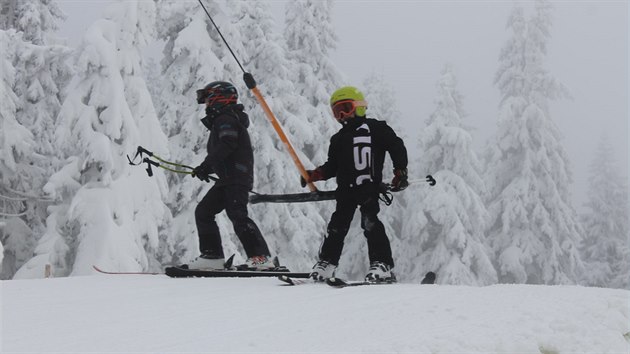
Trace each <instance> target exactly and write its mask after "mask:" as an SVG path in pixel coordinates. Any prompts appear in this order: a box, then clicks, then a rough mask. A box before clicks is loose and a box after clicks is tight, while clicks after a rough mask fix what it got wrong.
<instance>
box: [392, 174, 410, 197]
mask: <svg viewBox="0 0 630 354" xmlns="http://www.w3.org/2000/svg"><path fill="white" fill-rule="evenodd" d="M407 187H409V178H408V177H407V169H406V168H396V169H394V178H393V179H392V192H399V191H401V190H403V189H405V188H407Z"/></svg>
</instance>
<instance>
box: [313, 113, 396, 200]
mask: <svg viewBox="0 0 630 354" xmlns="http://www.w3.org/2000/svg"><path fill="white" fill-rule="evenodd" d="M385 152H388V153H389V155H390V157H391V159H392V162H393V165H394V168H406V167H407V149H406V148H405V144H404V143H403V141H402V139H401V138H399V137H398V136H397V135H396V133H395V132H394V130H393V129H392V128H391V127H390V126H389V125H387V123H385V122H384V121H380V120H376V119H372V118H364V117H356V118H353V119H351V120H349V121H348V122H347V123H346V124H345V125H344V126H343V128H341V130H340V131H338V132H337V133H336V134H335V135H333V136H332V138H331V139H330V145H329V147H328V161H326V163H325V164H323V165H322V166H320V169H321V170H322V172H323V176H324V178H325V179H328V178H331V177H335V176H336V177H337V189H341V190H344V189H349V188H352V187H356V186H358V185H361V184H363V183H366V182H373V183H375V184H377V185H379V184H380V183H381V182H382V181H383V163H384V162H385Z"/></svg>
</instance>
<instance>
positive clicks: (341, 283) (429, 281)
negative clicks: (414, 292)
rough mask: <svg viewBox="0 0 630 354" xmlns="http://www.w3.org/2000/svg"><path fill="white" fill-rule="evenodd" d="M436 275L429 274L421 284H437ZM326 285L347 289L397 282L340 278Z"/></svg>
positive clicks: (331, 280)
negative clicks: (349, 287)
mask: <svg viewBox="0 0 630 354" xmlns="http://www.w3.org/2000/svg"><path fill="white" fill-rule="evenodd" d="M435 278H436V275H435V273H433V272H428V273H427V274H425V275H424V279H422V281H421V282H420V284H435ZM326 284H328V285H330V286H332V287H335V288H345V287H348V286H363V285H389V284H396V280H385V281H367V280H359V281H346V280H343V279H339V278H328V279H326Z"/></svg>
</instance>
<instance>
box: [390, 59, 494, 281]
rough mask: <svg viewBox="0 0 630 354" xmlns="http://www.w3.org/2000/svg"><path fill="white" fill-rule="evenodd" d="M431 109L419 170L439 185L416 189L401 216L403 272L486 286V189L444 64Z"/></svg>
mask: <svg viewBox="0 0 630 354" xmlns="http://www.w3.org/2000/svg"><path fill="white" fill-rule="evenodd" d="M437 89H438V96H437V99H436V100H435V103H436V108H435V111H434V112H433V113H432V114H431V116H430V117H429V119H428V120H427V127H426V128H425V129H424V130H423V132H422V134H421V138H420V142H421V146H420V151H422V154H421V155H420V159H419V160H420V161H419V162H418V165H419V166H421V167H422V169H423V170H426V171H431V172H432V173H433V174H434V177H435V179H436V180H437V181H438V183H437V184H436V185H435V186H433V187H427V186H426V185H424V186H422V187H421V188H416V189H415V190H413V191H414V197H415V198H414V202H410V206H409V207H408V208H407V213H406V215H405V220H406V224H405V228H404V232H403V236H404V239H403V240H402V242H401V245H400V246H399V247H400V252H401V253H403V254H404V255H406V257H404V259H405V261H406V263H405V264H404V267H405V269H406V273H408V274H414V276H415V277H418V279H416V280H420V278H421V277H422V276H423V275H424V273H426V272H427V271H434V272H436V273H437V274H438V275H439V276H438V282H441V283H446V284H464V285H489V284H493V283H496V282H497V274H496V271H495V269H494V267H493V265H492V262H491V260H490V258H489V256H488V254H489V250H488V249H487V247H486V245H485V241H486V240H485V235H484V230H485V227H486V222H487V218H488V214H487V211H486V208H485V206H484V203H483V200H482V198H481V195H482V194H483V193H484V191H485V186H484V182H483V179H482V178H481V176H480V164H479V161H478V159H477V157H476V154H475V152H474V151H473V148H472V136H471V134H470V131H469V130H468V129H467V128H466V127H465V126H464V124H463V119H464V118H465V116H466V114H465V112H464V110H463V97H462V95H461V94H460V93H459V91H458V90H457V79H456V77H455V74H454V73H453V71H452V68H451V67H450V65H446V66H445V68H444V70H443V71H442V76H441V78H440V80H439V82H438V84H437Z"/></svg>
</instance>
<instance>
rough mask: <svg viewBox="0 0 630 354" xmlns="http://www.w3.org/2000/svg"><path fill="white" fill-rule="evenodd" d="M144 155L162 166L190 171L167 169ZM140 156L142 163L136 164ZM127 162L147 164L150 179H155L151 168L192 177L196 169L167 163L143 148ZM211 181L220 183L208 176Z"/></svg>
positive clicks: (139, 148)
mask: <svg viewBox="0 0 630 354" xmlns="http://www.w3.org/2000/svg"><path fill="white" fill-rule="evenodd" d="M143 154H146V155H148V156H149V157H153V158H154V159H156V160H158V161H160V162H161V163H162V164H167V165H171V166H175V167H181V168H185V169H188V170H190V171H183V170H177V169H174V168H170V167H166V166H163V165H162V164H160V162H157V161H153V160H151V159H150V158H149V157H144V158H143V157H142V155H143ZM138 156H140V158H141V159H142V160H141V161H140V162H135V160H136V158H137V157H138ZM127 160H128V161H129V164H130V165H132V166H139V165H141V164H143V163H146V164H147V169H146V171H147V174H148V175H149V177H153V169H152V168H151V166H155V167H159V168H162V169H164V170H167V171H171V172H175V173H180V174H185V175H192V174H193V170H194V168H193V167H191V166H188V165H182V164H178V163H175V162H171V161H167V160H164V159H163V158H161V157H159V156H157V155H156V154H154V153H153V152H151V151H149V150H147V149H145V148H143V147H142V146H138V149H137V150H136V155H135V156H134V157H133V159H131V158H129V155H127ZM208 178H209V179H211V180H213V181H215V182H217V181H219V179H218V178H216V177H212V176H208ZM206 182H210V181H209V180H206Z"/></svg>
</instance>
